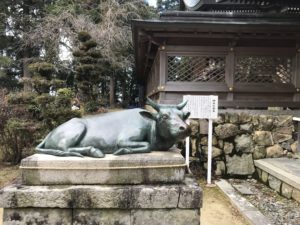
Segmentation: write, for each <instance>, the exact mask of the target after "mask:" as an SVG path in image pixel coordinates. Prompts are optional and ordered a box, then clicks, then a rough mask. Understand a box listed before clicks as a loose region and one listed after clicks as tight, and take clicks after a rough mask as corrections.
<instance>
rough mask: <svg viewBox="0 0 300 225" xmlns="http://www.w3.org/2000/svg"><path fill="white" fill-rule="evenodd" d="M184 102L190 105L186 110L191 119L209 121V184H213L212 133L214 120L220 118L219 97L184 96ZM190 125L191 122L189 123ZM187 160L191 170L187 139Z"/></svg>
mask: <svg viewBox="0 0 300 225" xmlns="http://www.w3.org/2000/svg"><path fill="white" fill-rule="evenodd" d="M183 100H187V101H188V103H187V105H186V106H185V108H184V109H185V110H186V111H189V112H190V113H191V115H190V118H195V119H208V146H207V147H208V153H207V154H208V155H207V184H209V185H210V184H211V167H212V133H213V123H212V121H213V119H216V118H217V117H218V96H214V95H208V96H203V95H202V96H201V95H184V96H183ZM188 123H189V122H188ZM185 147H186V152H185V160H186V164H187V167H188V170H189V163H190V159H189V157H190V139H189V137H187V138H186V145H185Z"/></svg>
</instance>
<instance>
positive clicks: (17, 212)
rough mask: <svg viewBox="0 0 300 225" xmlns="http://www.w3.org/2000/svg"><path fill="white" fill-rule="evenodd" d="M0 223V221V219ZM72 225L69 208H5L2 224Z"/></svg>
mask: <svg viewBox="0 0 300 225" xmlns="http://www.w3.org/2000/svg"><path fill="white" fill-rule="evenodd" d="M0 223H1V221H0ZM29 224H31V225H40V224H41V225H44V224H45V225H46V224H47V225H48V224H49V225H50V224H51V225H52V224H53V225H58V224H60V225H72V224H73V223H72V210H71V209H49V208H46V209H37V208H22V209H5V210H4V216H3V225H29Z"/></svg>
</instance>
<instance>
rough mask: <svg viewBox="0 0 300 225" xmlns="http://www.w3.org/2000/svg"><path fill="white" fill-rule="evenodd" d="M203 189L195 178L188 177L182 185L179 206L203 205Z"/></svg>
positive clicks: (185, 207) (184, 207)
mask: <svg viewBox="0 0 300 225" xmlns="http://www.w3.org/2000/svg"><path fill="white" fill-rule="evenodd" d="M202 197H203V196H202V190H201V188H200V187H199V185H198V183H197V182H196V181H195V179H192V178H190V177H187V178H186V179H185V185H181V186H180V196H179V201H178V205H177V207H178V208H181V209H197V208H201V207H202Z"/></svg>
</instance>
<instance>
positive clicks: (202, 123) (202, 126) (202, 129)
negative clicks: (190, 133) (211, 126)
mask: <svg viewBox="0 0 300 225" xmlns="http://www.w3.org/2000/svg"><path fill="white" fill-rule="evenodd" d="M199 133H200V134H206V135H207V134H208V121H207V120H204V119H202V120H199Z"/></svg>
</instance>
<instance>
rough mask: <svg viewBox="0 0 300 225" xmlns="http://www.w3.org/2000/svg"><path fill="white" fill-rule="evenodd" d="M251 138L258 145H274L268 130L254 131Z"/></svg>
mask: <svg viewBox="0 0 300 225" xmlns="http://www.w3.org/2000/svg"><path fill="white" fill-rule="evenodd" d="M253 140H254V142H255V143H256V144H257V145H259V146H271V145H274V141H273V137H272V133H271V132H270V131H255V132H254V136H253Z"/></svg>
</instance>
